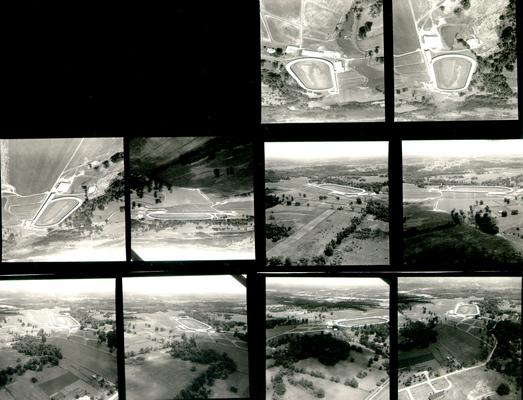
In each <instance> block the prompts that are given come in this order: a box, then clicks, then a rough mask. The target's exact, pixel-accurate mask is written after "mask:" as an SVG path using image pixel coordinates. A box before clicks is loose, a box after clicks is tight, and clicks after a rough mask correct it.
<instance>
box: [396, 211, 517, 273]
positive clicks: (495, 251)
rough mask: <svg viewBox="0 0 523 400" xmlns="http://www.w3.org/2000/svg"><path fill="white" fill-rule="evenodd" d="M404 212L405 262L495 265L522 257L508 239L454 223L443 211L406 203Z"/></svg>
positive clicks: (415, 263) (515, 260) (414, 263)
mask: <svg viewBox="0 0 523 400" xmlns="http://www.w3.org/2000/svg"><path fill="white" fill-rule="evenodd" d="M403 215H404V218H405V222H404V224H403V228H404V232H405V237H404V249H405V253H404V256H405V262H406V263H407V264H413V265H417V264H424V265H428V264H431V263H434V262H436V260H437V262H438V264H440V265H452V264H460V263H478V264H480V265H485V264H490V265H496V264H500V263H506V262H517V261H518V260H521V259H522V258H521V254H520V252H518V251H517V250H516V249H515V248H514V246H513V245H512V244H511V243H510V242H509V241H508V240H506V239H504V238H503V237H500V236H499V235H497V236H496V235H489V234H486V233H484V232H482V231H480V230H479V229H476V228H475V227H473V226H469V225H465V224H462V225H454V224H452V223H451V221H450V216H449V215H448V214H446V213H441V212H434V211H430V210H428V209H424V208H423V207H420V206H418V205H408V206H404V207H403ZM498 220H499V218H498Z"/></svg>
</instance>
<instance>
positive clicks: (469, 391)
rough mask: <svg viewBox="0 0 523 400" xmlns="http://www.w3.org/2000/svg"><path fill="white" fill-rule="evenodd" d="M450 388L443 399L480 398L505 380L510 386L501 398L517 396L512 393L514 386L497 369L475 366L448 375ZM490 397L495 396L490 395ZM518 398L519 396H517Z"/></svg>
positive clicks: (494, 389) (513, 399)
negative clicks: (508, 394)
mask: <svg viewBox="0 0 523 400" xmlns="http://www.w3.org/2000/svg"><path fill="white" fill-rule="evenodd" d="M448 379H449V381H451V382H452V388H450V390H448V391H447V393H446V395H445V399H449V400H461V399H468V398H481V397H480V396H481V394H484V393H488V392H492V391H496V389H497V388H498V386H499V385H500V384H501V383H502V382H505V383H506V384H508V385H509V386H510V392H511V395H510V396H508V397H507V396H504V397H503V398H506V399H512V400H515V399H517V398H518V396H517V395H514V392H515V387H514V385H513V384H512V383H511V382H509V381H508V380H507V379H506V378H505V377H504V376H503V375H502V374H500V373H499V372H497V371H494V370H491V369H485V368H476V369H472V370H470V371H465V372H462V373H459V374H455V375H452V376H450V377H449V378H448ZM491 398H497V397H494V396H491ZM519 398H521V397H520V396H519Z"/></svg>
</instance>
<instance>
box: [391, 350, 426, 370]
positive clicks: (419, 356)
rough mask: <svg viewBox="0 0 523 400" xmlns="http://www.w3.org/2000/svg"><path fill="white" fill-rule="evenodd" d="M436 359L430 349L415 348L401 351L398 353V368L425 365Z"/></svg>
mask: <svg viewBox="0 0 523 400" xmlns="http://www.w3.org/2000/svg"><path fill="white" fill-rule="evenodd" d="M432 360H434V355H433V354H432V353H431V351H430V350H429V349H414V350H410V351H400V352H399V353H398V368H405V367H413V366H415V365H416V366H417V365H424V364H425V363H427V362H431V361H432Z"/></svg>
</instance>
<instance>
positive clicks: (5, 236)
mask: <svg viewBox="0 0 523 400" xmlns="http://www.w3.org/2000/svg"><path fill="white" fill-rule="evenodd" d="M123 154H124V153H123V139H122V138H103V137H92V138H73V139H1V140H0V162H1V176H2V189H1V198H2V261H123V260H125V200H124V191H125V189H124V177H123V171H124V162H123Z"/></svg>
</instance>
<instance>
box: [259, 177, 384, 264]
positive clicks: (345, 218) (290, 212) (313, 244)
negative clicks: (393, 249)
mask: <svg viewBox="0 0 523 400" xmlns="http://www.w3.org/2000/svg"><path fill="white" fill-rule="evenodd" d="M378 178H379V177H378V176H377V175H376V176H368V181H367V176H365V180H366V182H369V184H370V183H379V182H382V181H383V180H381V179H382V178H380V179H378ZM266 187H267V189H268V192H267V193H270V194H271V195H273V196H278V198H280V199H283V200H281V202H280V203H279V204H276V205H274V206H272V207H270V208H268V209H266V213H265V216H266V224H271V225H277V226H285V227H286V228H287V229H289V232H290V235H289V236H288V237H284V238H281V239H279V240H277V241H274V240H271V239H270V238H267V240H266V246H267V257H282V258H286V257H290V258H291V259H292V261H293V262H295V263H296V262H298V261H299V260H300V259H307V258H312V257H315V256H318V255H320V254H322V253H323V250H324V249H325V247H326V245H327V244H328V243H329V242H330V241H331V240H332V239H333V238H335V237H336V235H337V234H338V232H340V231H342V230H343V229H345V228H346V227H347V226H349V225H350V224H351V221H352V220H353V219H354V218H356V219H357V218H361V220H360V223H359V224H358V228H357V230H356V232H354V234H352V235H350V236H349V237H348V238H347V239H346V240H345V241H343V242H341V244H340V245H339V246H338V247H336V249H334V252H333V255H332V259H330V260H329V262H328V263H331V264H358V263H364V264H387V260H388V253H389V250H388V223H386V222H384V221H381V220H377V219H375V218H374V216H373V215H367V216H365V217H361V211H362V209H364V207H365V205H366V202H367V201H369V199H373V200H374V199H379V200H385V198H386V194H380V195H375V194H373V195H370V193H368V192H366V191H365V190H364V189H362V188H357V187H352V186H349V185H340V184H333V183H314V182H310V181H309V179H308V178H306V177H293V178H290V179H283V180H279V181H278V182H272V181H269V182H266ZM358 199H359V200H358ZM358 202H359V203H360V204H358ZM289 203H290V204H289Z"/></svg>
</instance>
